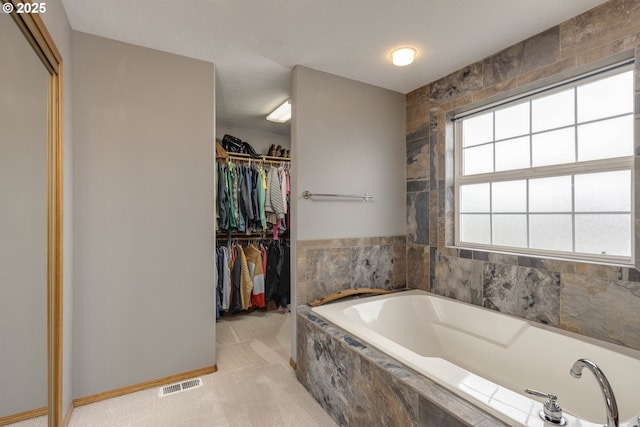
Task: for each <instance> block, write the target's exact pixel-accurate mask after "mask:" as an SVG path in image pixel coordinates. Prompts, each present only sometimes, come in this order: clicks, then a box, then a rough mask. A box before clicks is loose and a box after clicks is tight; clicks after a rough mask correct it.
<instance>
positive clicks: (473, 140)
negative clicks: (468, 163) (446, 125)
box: [462, 112, 493, 147]
mask: <svg viewBox="0 0 640 427" xmlns="http://www.w3.org/2000/svg"><path fill="white" fill-rule="evenodd" d="M490 141H493V112H489V113H486V114H482V115H481V116H476V117H471V118H469V119H464V121H463V122H462V146H463V147H471V146H473V145H478V144H483V143H485V142H490Z"/></svg>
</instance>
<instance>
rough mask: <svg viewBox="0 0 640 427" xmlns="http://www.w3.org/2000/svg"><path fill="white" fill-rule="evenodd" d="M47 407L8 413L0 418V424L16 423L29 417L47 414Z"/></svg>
mask: <svg viewBox="0 0 640 427" xmlns="http://www.w3.org/2000/svg"><path fill="white" fill-rule="evenodd" d="M48 412H49V409H48V408H47V407H46V406H44V407H42V408H37V409H31V410H29V411H24V412H19V413H17V414H13V415H8V416H6V417H2V418H0V426H6V425H9V424H14V423H18V422H20V421H26V420H29V419H31V418H36V417H42V416H45V415H47V413H48Z"/></svg>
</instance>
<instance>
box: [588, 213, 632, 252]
mask: <svg viewBox="0 0 640 427" xmlns="http://www.w3.org/2000/svg"><path fill="white" fill-rule="evenodd" d="M630 236H631V216H630V215H628V214H627V215H617V214H615V215H607V214H600V215H593V214H588V215H576V252H584V253H588V254H598V255H622V256H630V255H631V238H630Z"/></svg>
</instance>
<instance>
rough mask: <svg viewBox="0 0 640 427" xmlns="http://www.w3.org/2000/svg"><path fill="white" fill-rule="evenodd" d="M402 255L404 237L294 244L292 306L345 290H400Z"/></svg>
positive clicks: (402, 284) (403, 278) (402, 283)
mask: <svg viewBox="0 0 640 427" xmlns="http://www.w3.org/2000/svg"><path fill="white" fill-rule="evenodd" d="M405 253H406V238H405V236H393V237H365V238H358V239H329V240H303V241H298V242H297V254H298V255H297V257H298V260H297V266H296V268H297V277H298V280H297V284H296V286H297V301H296V305H300V304H305V303H307V302H308V301H311V300H314V299H317V298H322V297H324V296H327V295H328V294H331V293H333V292H336V291H340V290H343V289H349V288H358V287H366V288H376V289H397V288H404V287H405V286H406V267H405V266H406V254H405Z"/></svg>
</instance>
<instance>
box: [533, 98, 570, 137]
mask: <svg viewBox="0 0 640 427" xmlns="http://www.w3.org/2000/svg"><path fill="white" fill-rule="evenodd" d="M574 108H575V99H574V89H573V88H571V89H569V90H565V91H564V92H559V93H556V94H553V95H549V96H545V97H544V98H539V99H534V100H533V101H531V121H532V124H531V125H532V127H533V129H532V131H533V132H540V131H543V130H549V129H555V128H559V127H562V126H568V125H571V124H573V123H574V120H575V113H574Z"/></svg>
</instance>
